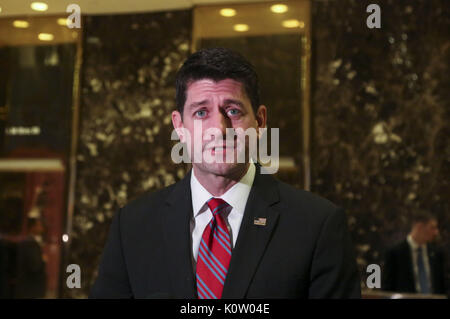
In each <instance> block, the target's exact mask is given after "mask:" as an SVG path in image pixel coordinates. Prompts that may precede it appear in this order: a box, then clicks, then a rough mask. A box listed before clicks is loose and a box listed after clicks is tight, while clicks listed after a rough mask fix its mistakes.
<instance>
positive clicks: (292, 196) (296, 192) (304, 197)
mask: <svg viewBox="0 0 450 319" xmlns="http://www.w3.org/2000/svg"><path fill="white" fill-rule="evenodd" d="M278 185H279V189H280V197H281V200H282V201H283V202H284V203H286V205H288V206H289V207H301V208H308V210H310V211H314V213H323V214H330V213H333V212H336V211H337V210H338V209H339V207H338V206H337V205H336V204H334V203H333V202H331V201H330V200H328V199H326V198H324V197H322V196H319V195H317V194H314V193H312V192H310V191H306V190H302V189H298V188H295V187H293V186H291V185H289V184H286V183H284V182H281V181H278Z"/></svg>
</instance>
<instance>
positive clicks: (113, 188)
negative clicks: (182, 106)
mask: <svg viewBox="0 0 450 319" xmlns="http://www.w3.org/2000/svg"><path fill="white" fill-rule="evenodd" d="M84 22H85V25H84V54H83V67H82V87H81V90H82V91H81V93H82V94H81V110H80V115H81V126H80V140H79V147H78V152H77V180H76V198H75V201H76V203H75V212H74V219H73V234H72V238H71V239H72V243H71V246H70V256H69V258H68V262H67V263H68V264H70V263H75V264H79V265H80V267H81V271H82V276H81V278H82V282H81V284H82V288H81V289H64V291H63V296H66V297H71V298H78V297H86V296H87V294H88V292H89V289H90V287H91V286H92V283H93V281H94V279H95V277H96V271H97V267H98V263H99V260H100V255H101V252H102V250H103V246H104V243H105V241H106V236H107V232H108V229H109V224H110V221H111V218H112V216H113V214H114V213H115V211H116V210H117V209H118V208H119V207H121V206H123V205H124V204H125V203H127V202H128V201H130V200H132V199H133V198H134V197H137V196H139V195H141V194H142V193H144V192H145V191H151V190H155V189H158V188H162V187H164V186H167V185H169V184H172V183H174V182H175V181H177V180H179V179H180V178H182V177H183V176H184V175H185V173H186V168H185V167H183V166H182V165H176V164H173V162H172V161H171V159H170V150H171V146H172V142H171V140H170V133H171V132H172V122H171V116H170V113H171V111H172V110H173V109H174V108H175V86H174V80H175V72H176V70H177V69H178V67H179V66H180V64H181V63H182V62H183V61H184V60H185V59H186V57H187V55H188V54H189V49H190V32H191V13H190V12H189V11H174V12H162V13H151V14H136V15H116V16H88V17H86V18H85V21H84Z"/></svg>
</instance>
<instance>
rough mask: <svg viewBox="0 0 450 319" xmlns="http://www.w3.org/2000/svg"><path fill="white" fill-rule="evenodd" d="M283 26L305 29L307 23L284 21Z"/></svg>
mask: <svg viewBox="0 0 450 319" xmlns="http://www.w3.org/2000/svg"><path fill="white" fill-rule="evenodd" d="M282 25H283V27H285V28H303V27H305V23H304V22H303V21H298V20H296V19H290V20H284V21H283V22H282Z"/></svg>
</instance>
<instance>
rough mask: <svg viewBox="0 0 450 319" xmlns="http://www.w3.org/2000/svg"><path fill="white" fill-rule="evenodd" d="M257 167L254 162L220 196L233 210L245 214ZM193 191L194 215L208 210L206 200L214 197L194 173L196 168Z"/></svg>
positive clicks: (193, 176) (192, 177)
mask: <svg viewBox="0 0 450 319" xmlns="http://www.w3.org/2000/svg"><path fill="white" fill-rule="evenodd" d="M255 173H256V168H255V164H253V162H250V165H249V167H248V169H247V172H246V173H245V175H244V176H243V177H242V178H241V179H240V180H239V182H237V183H236V184H234V185H233V186H232V187H231V188H230V189H229V190H227V191H226V192H225V193H224V194H222V195H221V196H218V198H222V199H223V200H224V201H226V202H227V203H228V204H229V205H230V206H231V207H232V208H233V211H235V212H237V213H239V214H244V210H245V205H246V203H247V199H248V196H249V194H250V189H251V188H252V185H253V181H254V179H255ZM191 192H192V208H193V212H194V217H196V216H197V215H198V214H200V213H202V212H203V211H205V210H206V202H207V201H208V200H209V199H210V198H211V197H214V196H213V195H212V194H211V193H210V192H208V191H207V190H206V189H205V188H204V187H203V185H202V184H200V182H199V181H198V179H197V177H195V174H194V168H193V169H192V174H191Z"/></svg>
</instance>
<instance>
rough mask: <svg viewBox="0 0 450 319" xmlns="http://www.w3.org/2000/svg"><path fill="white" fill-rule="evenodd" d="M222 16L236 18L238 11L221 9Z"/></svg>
mask: <svg viewBox="0 0 450 319" xmlns="http://www.w3.org/2000/svg"><path fill="white" fill-rule="evenodd" d="M220 15H221V16H224V17H234V16H235V15H236V10H234V9H231V8H224V9H220Z"/></svg>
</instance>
